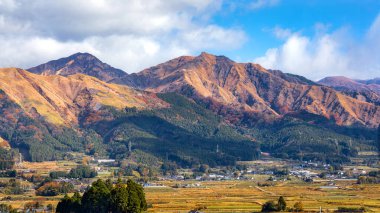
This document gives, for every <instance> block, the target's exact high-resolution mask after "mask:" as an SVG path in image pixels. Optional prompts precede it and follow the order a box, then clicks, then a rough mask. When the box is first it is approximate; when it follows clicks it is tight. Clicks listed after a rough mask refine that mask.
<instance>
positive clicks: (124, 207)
mask: <svg viewBox="0 0 380 213" xmlns="http://www.w3.org/2000/svg"><path fill="white" fill-rule="evenodd" d="M128 198H129V194H128V189H127V187H125V185H124V184H122V183H117V184H116V185H115V187H114V188H113V189H112V191H111V211H112V212H113V213H124V212H128V203H129V202H128Z"/></svg>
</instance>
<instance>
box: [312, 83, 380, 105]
mask: <svg viewBox="0 0 380 213" xmlns="http://www.w3.org/2000/svg"><path fill="white" fill-rule="evenodd" d="M318 83H319V84H322V85H326V86H329V87H332V88H334V89H336V90H338V91H341V92H342V93H344V94H346V95H349V96H351V97H353V98H356V99H358V100H361V101H366V102H370V103H374V104H376V105H380V80H379V78H377V79H376V78H375V79H371V80H354V79H350V78H347V77H344V76H333V77H326V78H323V79H322V80H320V81H318Z"/></svg>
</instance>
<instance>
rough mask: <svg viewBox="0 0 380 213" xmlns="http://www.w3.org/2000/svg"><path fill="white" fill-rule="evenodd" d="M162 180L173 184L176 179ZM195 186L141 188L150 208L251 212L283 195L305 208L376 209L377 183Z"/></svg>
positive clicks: (378, 206)
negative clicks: (144, 192)
mask: <svg viewBox="0 0 380 213" xmlns="http://www.w3.org/2000/svg"><path fill="white" fill-rule="evenodd" d="M162 184H164V185H165V184H167V185H172V186H173V185H175V184H176V182H163V183H162ZM201 184H202V185H201V187H198V188H169V187H166V188H159V187H152V188H147V189H145V191H146V196H147V200H148V203H150V204H152V208H150V209H149V211H151V212H188V211H189V210H190V209H195V208H202V207H203V208H205V209H204V210H203V211H205V212H252V211H260V210H261V205H262V204H263V203H265V202H266V201H268V200H277V199H278V197H279V196H284V197H285V199H286V201H287V203H288V206H292V205H293V204H294V203H295V202H297V201H302V203H303V204H304V207H305V211H317V210H319V208H320V206H321V207H322V208H323V210H324V211H326V210H327V209H328V210H330V211H331V210H334V209H337V207H341V206H345V207H362V206H363V207H366V208H367V209H369V210H371V211H373V212H379V211H380V185H356V184H354V183H352V182H340V183H338V184H337V185H338V186H339V187H338V188H336V189H335V188H334V189H321V188H320V186H322V185H324V184H307V183H301V182H297V181H293V182H289V183H279V184H277V185H275V186H268V187H258V186H257V184H256V183H255V182H253V181H210V182H202V183H201Z"/></svg>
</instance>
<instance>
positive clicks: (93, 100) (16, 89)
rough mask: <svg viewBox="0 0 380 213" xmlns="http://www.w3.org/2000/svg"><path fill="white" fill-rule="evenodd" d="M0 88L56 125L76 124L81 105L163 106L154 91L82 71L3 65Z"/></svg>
mask: <svg viewBox="0 0 380 213" xmlns="http://www.w3.org/2000/svg"><path fill="white" fill-rule="evenodd" d="M0 89H1V90H2V91H4V92H5V93H6V94H7V95H8V96H9V98H10V99H12V100H13V101H14V102H15V103H16V104H18V105H19V106H20V107H21V108H22V109H24V110H25V112H26V113H28V114H30V115H34V116H42V117H43V118H44V119H45V120H46V121H48V122H50V123H53V124H56V125H68V124H77V123H78V116H79V114H80V113H81V111H83V110H84V109H94V110H96V109H99V108H101V107H102V106H113V107H116V108H118V109H123V108H125V107H137V108H155V107H164V106H165V103H164V102H163V101H161V100H160V99H158V98H157V97H156V96H155V95H154V94H151V93H148V92H143V91H137V90H134V89H131V88H129V87H126V86H121V85H115V84H107V83H105V82H103V81H100V80H99V79H97V78H94V77H90V76H87V75H83V74H75V75H70V76H67V77H64V76H59V75H49V76H45V75H36V74H32V73H30V72H28V71H26V70H22V69H16V68H8V69H7V68H5V69H4V68H3V69H0Z"/></svg>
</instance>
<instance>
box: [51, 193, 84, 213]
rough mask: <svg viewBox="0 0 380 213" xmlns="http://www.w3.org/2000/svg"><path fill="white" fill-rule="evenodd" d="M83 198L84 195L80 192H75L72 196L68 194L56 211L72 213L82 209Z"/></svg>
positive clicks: (58, 212)
mask: <svg viewBox="0 0 380 213" xmlns="http://www.w3.org/2000/svg"><path fill="white" fill-rule="evenodd" d="M81 199H82V197H81V196H80V194H79V193H78V192H75V193H74V195H73V196H72V197H69V196H68V195H67V194H66V195H65V196H64V197H63V199H62V200H61V201H60V202H59V203H58V205H57V209H56V212H57V213H72V212H80V211H81Z"/></svg>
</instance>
